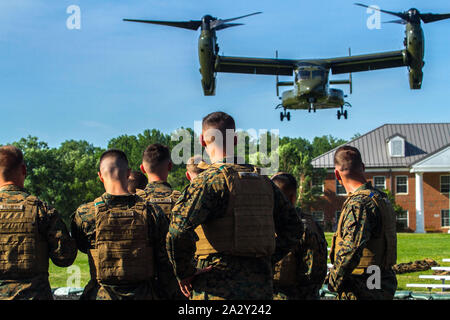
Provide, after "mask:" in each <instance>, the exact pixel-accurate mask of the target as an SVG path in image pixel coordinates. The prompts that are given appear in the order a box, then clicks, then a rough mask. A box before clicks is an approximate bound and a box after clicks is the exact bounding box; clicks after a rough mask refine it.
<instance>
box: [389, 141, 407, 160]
mask: <svg viewBox="0 0 450 320" xmlns="http://www.w3.org/2000/svg"><path fill="white" fill-rule="evenodd" d="M388 146H389V153H390V156H391V157H404V156H405V139H404V138H403V137H401V136H395V137H393V138H391V139H389V141H388Z"/></svg>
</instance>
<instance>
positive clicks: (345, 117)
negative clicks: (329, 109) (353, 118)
mask: <svg viewBox="0 0 450 320" xmlns="http://www.w3.org/2000/svg"><path fill="white" fill-rule="evenodd" d="M347 116H348V113H347V110H345V111H344V119H347Z"/></svg>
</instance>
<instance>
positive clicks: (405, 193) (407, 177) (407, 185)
mask: <svg viewBox="0 0 450 320" xmlns="http://www.w3.org/2000/svg"><path fill="white" fill-rule="evenodd" d="M399 177H406V192H397V178H399ZM397 194H398V195H408V194H409V176H405V175H398V176H395V195H397Z"/></svg>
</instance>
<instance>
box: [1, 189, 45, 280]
mask: <svg viewBox="0 0 450 320" xmlns="http://www.w3.org/2000/svg"><path fill="white" fill-rule="evenodd" d="M38 204H39V200H38V199H37V198H36V197H34V196H28V197H26V198H21V199H17V201H14V199H8V200H7V202H6V201H2V202H0V279H5V280H6V279H14V280H15V279H23V278H31V277H34V276H37V275H38V274H46V273H47V272H48V259H49V256H48V246H47V242H46V241H45V239H44V237H43V236H42V235H41V234H40V233H39V230H38V220H37V219H38Z"/></svg>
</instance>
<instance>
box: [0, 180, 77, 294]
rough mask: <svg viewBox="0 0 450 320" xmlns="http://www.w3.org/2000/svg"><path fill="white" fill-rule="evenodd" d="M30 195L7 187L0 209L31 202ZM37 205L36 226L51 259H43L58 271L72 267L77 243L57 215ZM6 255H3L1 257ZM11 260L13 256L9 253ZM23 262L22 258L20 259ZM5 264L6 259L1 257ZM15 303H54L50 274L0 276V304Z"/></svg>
mask: <svg viewBox="0 0 450 320" xmlns="http://www.w3.org/2000/svg"><path fill="white" fill-rule="evenodd" d="M28 197H29V194H28V193H27V192H26V191H25V190H24V189H22V188H20V187H18V186H14V185H7V186H4V187H2V188H0V205H8V204H14V203H18V202H22V201H23V200H24V199H25V198H28ZM36 205H37V226H38V231H39V235H38V237H40V238H41V240H42V241H44V242H45V243H46V244H47V246H48V256H47V257H43V261H45V260H46V263H47V264H48V258H50V259H52V261H53V263H54V264H55V265H57V266H59V267H68V266H70V265H71V264H72V263H73V261H74V260H75V258H76V256H77V248H76V244H75V241H74V240H73V239H72V238H71V237H70V235H69V232H68V230H67V227H66V225H65V224H64V222H63V221H62V219H61V217H60V215H59V214H58V212H57V211H56V210H55V209H54V208H52V207H50V206H49V205H47V204H46V203H45V202H42V201H40V200H37V201H36ZM2 255H3V252H0V257H1V256H2ZM6 257H8V258H9V259H11V257H13V253H11V252H10V253H9V255H8V256H6ZM18 258H19V259H20V255H19V256H18ZM1 262H2V263H3V262H4V261H3V257H1ZM4 299H5V300H12V299H39V300H41V299H48V300H52V299H53V295H52V292H51V289H50V283H49V281H48V272H45V273H40V274H37V275H35V276H33V277H30V278H23V277H20V276H18V277H12V278H10V277H9V275H8V274H6V275H3V274H2V273H1V272H0V300H4Z"/></svg>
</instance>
